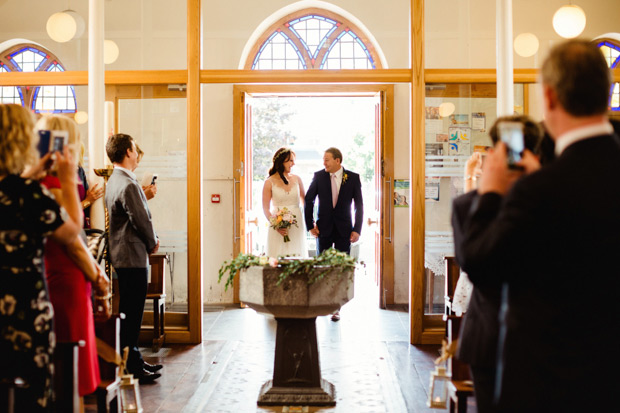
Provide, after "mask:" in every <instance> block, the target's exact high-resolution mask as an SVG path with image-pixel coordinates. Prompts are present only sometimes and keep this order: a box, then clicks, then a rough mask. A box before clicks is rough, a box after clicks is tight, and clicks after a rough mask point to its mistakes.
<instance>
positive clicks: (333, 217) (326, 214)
mask: <svg viewBox="0 0 620 413" xmlns="http://www.w3.org/2000/svg"><path fill="white" fill-rule="evenodd" d="M323 166H325V169H323V170H320V171H317V172H315V173H314V178H312V183H311V184H310V187H309V188H308V192H306V199H305V201H306V202H305V206H304V214H305V219H306V228H307V229H308V231H310V233H311V234H312V235H313V236H314V237H316V238H317V243H318V252H319V254H320V253H321V252H323V251H325V250H326V249H329V248H331V247H334V248H336V249H337V250H339V251H342V252H346V253H347V254H349V253H350V252H351V243H352V242H356V241H357V240H359V238H360V233H361V232H362V219H363V216H364V203H363V201H362V184H361V181H360V176H359V175H358V174H356V173H355V172H352V171H347V170H345V169H344V168H343V167H342V152H340V150H339V149H336V148H329V149H327V150H326V151H325V154H324V155H323ZM317 196H318V197H319V216H318V220H317V221H316V223H315V222H314V201H315V199H316V197H317ZM351 205H354V206H355V223H353V220H352V217H351ZM338 320H340V313H339V312H338V311H336V312H335V313H334V314H333V315H332V321H338Z"/></svg>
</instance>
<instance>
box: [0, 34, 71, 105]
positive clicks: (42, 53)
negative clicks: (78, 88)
mask: <svg viewBox="0 0 620 413" xmlns="http://www.w3.org/2000/svg"><path fill="white" fill-rule="evenodd" d="M0 52H1V53H0V71H4V72H16V71H18V72H41V71H47V72H64V71H65V68H64V67H63V66H62V64H61V63H60V61H59V60H58V58H56V56H54V55H53V54H52V53H51V52H49V51H48V50H45V49H43V48H42V47H40V46H38V45H33V44H18V45H15V46H13V47H11V48H9V49H7V50H4V51H0ZM0 101H1V102H2V103H17V104H20V105H22V106H27V107H29V108H31V109H33V110H34V111H35V112H37V113H39V112H47V113H75V112H76V100H75V89H74V88H73V86H39V87H34V88H33V87H21V86H10V87H0Z"/></svg>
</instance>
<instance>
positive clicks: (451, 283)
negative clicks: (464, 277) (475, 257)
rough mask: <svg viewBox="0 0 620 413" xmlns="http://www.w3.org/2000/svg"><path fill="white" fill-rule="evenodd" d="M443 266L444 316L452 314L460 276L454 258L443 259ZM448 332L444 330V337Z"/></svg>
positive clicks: (459, 269)
mask: <svg viewBox="0 0 620 413" xmlns="http://www.w3.org/2000/svg"><path fill="white" fill-rule="evenodd" d="M444 262H445V266H446V278H445V290H444V291H445V295H444V299H445V306H446V308H445V314H446V316H449V315H452V314H454V312H453V311H452V303H453V302H454V291H455V290H456V283H457V282H458V281H459V277H460V275H461V267H459V264H458V263H457V262H456V258H455V257H449V256H446V257H445V260H444ZM447 335H448V332H447V330H446V336H447Z"/></svg>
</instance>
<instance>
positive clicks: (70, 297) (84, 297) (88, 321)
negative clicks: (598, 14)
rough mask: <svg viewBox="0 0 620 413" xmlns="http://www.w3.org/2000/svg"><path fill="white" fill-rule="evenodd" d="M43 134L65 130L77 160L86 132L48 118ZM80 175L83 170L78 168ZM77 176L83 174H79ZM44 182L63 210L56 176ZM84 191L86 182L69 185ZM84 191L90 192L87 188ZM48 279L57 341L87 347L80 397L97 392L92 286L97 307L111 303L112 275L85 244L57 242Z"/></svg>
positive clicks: (48, 260) (49, 255)
mask: <svg viewBox="0 0 620 413" xmlns="http://www.w3.org/2000/svg"><path fill="white" fill-rule="evenodd" d="M36 126H37V128H38V129H46V130H51V131H52V132H54V131H64V132H65V133H67V135H68V140H67V146H68V150H69V152H70V153H72V155H74V156H76V158H77V155H78V154H77V148H78V145H79V144H80V133H79V129H78V126H77V124H76V123H75V122H74V121H73V120H72V119H70V118H68V117H66V116H63V115H50V116H44V117H42V118H41V119H39V121H38V122H37V125H36ZM74 171H77V167H76V168H75V169H74ZM75 175H76V177H77V173H75ZM41 183H42V184H43V185H45V186H46V187H47V188H48V189H49V190H50V191H51V192H52V193H53V194H54V196H55V197H56V200H57V201H58V203H59V204H60V205H61V206H65V204H66V202H67V200H66V198H65V197H64V196H63V189H64V188H63V185H64V183H62V182H60V180H59V179H58V177H57V176H55V173H54V172H50V173H48V174H47V175H46V176H45V177H44V178H43V179H42V180H41ZM69 185H70V187H71V188H70V189H71V190H73V191H75V192H76V193H77V192H78V187H81V186H82V185H81V183H78V184H76V183H72V184H69ZM81 192H82V193H84V190H83V187H82V189H81ZM82 216H83V209H82V208H81V206H80V208H79V209H78V211H77V213H76V217H75V219H79V220H80V222H81V220H82ZM45 275H46V278H47V283H48V288H49V292H50V299H51V301H52V304H53V305H54V309H55V312H56V326H55V327H56V336H57V340H58V341H64V342H77V341H80V340H83V341H85V342H86V345H85V346H84V347H80V348H79V349H78V353H79V357H78V360H79V361H78V391H79V394H80V397H83V396H85V395H86V394H90V393H92V392H94V391H95V390H96V388H97V385H98V384H99V381H100V379H99V362H98V357H97V343H96V338H95V324H94V318H93V308H92V302H91V283H92V285H93V286H94V287H95V291H96V292H95V302H97V303H98V305H106V304H109V301H108V298H107V297H106V296H107V295H108V288H109V281H108V278H107V276H106V275H105V274H104V272H103V271H102V270H101V268H100V267H99V265H97V263H96V262H95V260H94V259H93V257H92V255H91V254H90V251H89V250H88V249H87V248H86V246H85V243H84V242H83V240H82V239H81V238H80V239H78V240H76V241H75V242H73V243H72V244H70V245H68V246H67V247H65V246H63V245H60V244H58V243H57V242H54V241H53V240H52V241H50V242H48V243H47V244H46V246H45Z"/></svg>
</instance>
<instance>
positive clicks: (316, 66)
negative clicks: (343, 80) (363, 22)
mask: <svg viewBox="0 0 620 413" xmlns="http://www.w3.org/2000/svg"><path fill="white" fill-rule="evenodd" d="M310 15H317V16H321V17H325V18H327V19H329V20H333V21H335V22H337V24H338V26H337V27H336V28H335V30H331V32H330V33H329V35H328V37H327V39H326V40H325V41H322V42H321V43H320V45H319V47H318V53H315V55H316V57H313V56H311V55H310V54H309V50H308V48H307V47H306V45H305V44H304V43H303V42H302V41H301V40H300V38H299V37H298V34H296V32H294V31H293V30H291V29H290V28H289V26H288V23H289V22H290V21H293V20H297V19H300V18H303V17H306V16H310ZM277 31H279V32H282V33H284V34H285V35H286V36H287V37H288V38H289V40H290V41H291V42H292V43H294V44H295V46H296V47H297V50H299V52H300V53H301V57H302V58H303V59H304V61H303V63H305V66H306V68H307V69H305V70H323V69H321V64H322V63H323V60H327V59H324V58H325V56H326V55H327V54H328V53H329V51H330V50H331V47H332V44H333V42H334V41H336V40H337V39H339V37H340V36H341V35H342V34H343V32H345V31H351V32H353V34H355V37H357V38H358V39H359V40H360V41H361V42H362V43H363V44H364V46H365V47H366V50H367V51H368V55H369V56H370V58H371V59H372V63H373V64H374V69H383V65H382V64H381V59H380V57H379V54H378V53H377V51H376V49H375V47H374V46H373V44H372V42H371V41H370V39H369V38H368V37H367V36H366V34H365V32H364V31H362V30H360V28H359V27H358V26H357V25H355V24H354V23H353V22H351V21H349V20H348V19H346V18H344V17H343V16H341V15H339V14H336V13H334V12H331V11H329V10H325V9H320V8H307V9H303V10H298V11H296V12H294V13H291V14H287V15H286V16H284V17H282V18H281V19H279V20H278V21H276V22H275V23H273V24H272V25H271V26H269V28H268V29H267V30H265V31H264V32H263V34H261V35H260V37H259V38H258V39H257V40H256V42H255V43H254V45H253V46H252V48H251V49H250V53H249V54H248V59H247V60H246V62H245V65H244V69H246V70H259V69H252V66H253V65H254V63H255V62H256V61H257V58H258V57H259V55H260V52H261V50H262V48H263V45H264V44H265V42H266V41H268V40H269V39H270V38H271V36H272V35H273V34H274V33H275V32H277ZM325 63H326V61H325ZM267 70H269V69H267ZM299 70H304V69H299ZM360 70H371V69H360Z"/></svg>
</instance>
